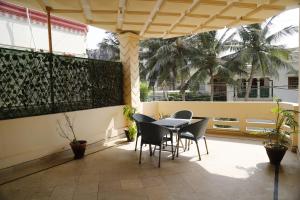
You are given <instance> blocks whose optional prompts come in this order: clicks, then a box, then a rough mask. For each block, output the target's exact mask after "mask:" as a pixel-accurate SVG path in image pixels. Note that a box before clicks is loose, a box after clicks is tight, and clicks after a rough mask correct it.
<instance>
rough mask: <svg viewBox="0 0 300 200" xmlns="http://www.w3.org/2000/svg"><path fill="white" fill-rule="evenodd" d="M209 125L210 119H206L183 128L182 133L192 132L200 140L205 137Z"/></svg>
mask: <svg viewBox="0 0 300 200" xmlns="http://www.w3.org/2000/svg"><path fill="white" fill-rule="evenodd" d="M207 124H208V118H207V117H204V118H203V119H202V120H200V121H197V122H194V123H192V124H189V125H187V126H185V127H183V128H182V129H181V130H180V132H186V131H188V132H190V133H191V134H193V135H194V136H195V137H196V138H200V137H202V136H204V134H205V131H206V128H207Z"/></svg>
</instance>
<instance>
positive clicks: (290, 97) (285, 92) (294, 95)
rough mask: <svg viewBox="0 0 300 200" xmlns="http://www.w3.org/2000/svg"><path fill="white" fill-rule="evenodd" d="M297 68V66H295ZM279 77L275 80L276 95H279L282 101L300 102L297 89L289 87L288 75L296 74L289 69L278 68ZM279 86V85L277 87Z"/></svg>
mask: <svg viewBox="0 0 300 200" xmlns="http://www.w3.org/2000/svg"><path fill="white" fill-rule="evenodd" d="M294 68H295V67H294ZM278 74H280V75H279V77H278V78H275V77H274V78H272V80H274V86H275V88H274V97H279V98H281V99H282V101H286V102H293V103H298V92H297V90H296V89H288V77H294V76H295V75H294V74H288V70H286V69H281V70H278ZM276 86H279V87H276Z"/></svg>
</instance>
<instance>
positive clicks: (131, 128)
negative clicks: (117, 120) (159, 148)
mask: <svg viewBox="0 0 300 200" xmlns="http://www.w3.org/2000/svg"><path fill="white" fill-rule="evenodd" d="M135 113H136V108H134V107H132V106H130V105H125V106H124V107H123V115H124V117H125V118H126V120H127V121H128V123H129V125H128V132H129V138H130V139H134V138H135V136H136V133H137V128H136V125H135V123H133V118H132V116H133V115H134V114H135Z"/></svg>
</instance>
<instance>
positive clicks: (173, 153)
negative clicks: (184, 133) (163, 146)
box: [171, 137, 175, 160]
mask: <svg viewBox="0 0 300 200" xmlns="http://www.w3.org/2000/svg"><path fill="white" fill-rule="evenodd" d="M171 151H172V160H174V155H175V152H174V150H173V137H172V139H171Z"/></svg>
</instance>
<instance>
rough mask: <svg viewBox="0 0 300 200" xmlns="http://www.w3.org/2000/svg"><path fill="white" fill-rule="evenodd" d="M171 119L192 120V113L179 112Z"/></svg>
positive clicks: (186, 111)
mask: <svg viewBox="0 0 300 200" xmlns="http://www.w3.org/2000/svg"><path fill="white" fill-rule="evenodd" d="M172 117H173V118H177V119H192V117H193V113H192V111H189V110H180V111H178V112H176V113H174V114H173V115H172Z"/></svg>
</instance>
